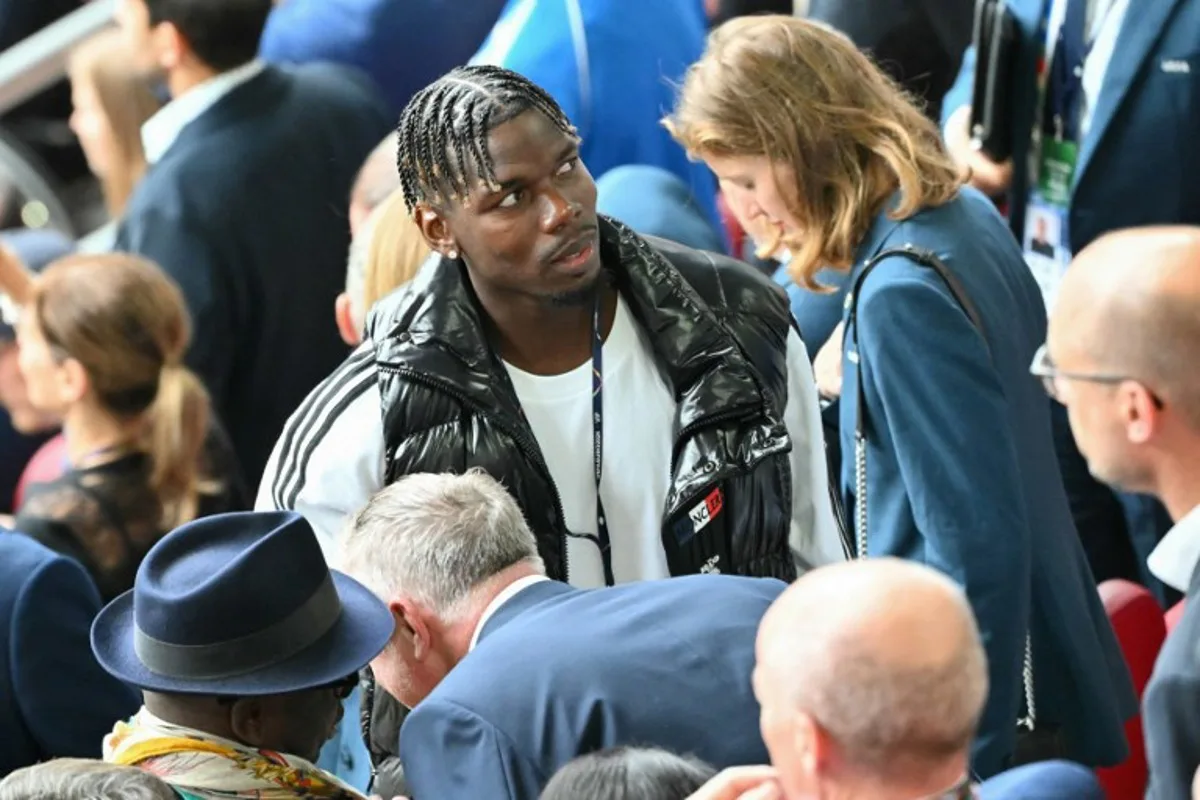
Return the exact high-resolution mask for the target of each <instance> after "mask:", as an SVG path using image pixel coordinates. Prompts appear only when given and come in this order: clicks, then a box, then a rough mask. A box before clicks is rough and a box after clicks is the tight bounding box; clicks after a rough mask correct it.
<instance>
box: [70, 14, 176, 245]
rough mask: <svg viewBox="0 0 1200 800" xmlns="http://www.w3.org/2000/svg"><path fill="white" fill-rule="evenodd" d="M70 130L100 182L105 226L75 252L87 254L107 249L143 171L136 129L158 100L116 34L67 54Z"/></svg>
mask: <svg viewBox="0 0 1200 800" xmlns="http://www.w3.org/2000/svg"><path fill="white" fill-rule="evenodd" d="M67 76H68V77H69V78H70V79H71V105H72V106H73V111H72V113H71V120H70V122H71V130H73V131H74V132H75V135H76V136H77V137H79V145H80V147H81V148H82V149H83V154H84V156H86V157H87V163H88V169H90V170H91V171H92V174H93V175H95V176H96V177H97V178H99V180H100V188H101V189H102V190H103V191H104V204H105V207H106V208H107V210H108V216H109V219H110V220H112V222H110V223H109V224H108V225H106V226H104V227H103V228H101V229H100V230H99V231H96V232H95V233H93V234H90V235H89V236H87V237H86V238H85V240H84V241H83V242H82V243H81V248H82V249H84V250H87V251H90V252H97V251H104V250H108V249H109V248H111V246H112V243H113V237H114V236H115V235H116V226H115V221H116V220H118V219H120V218H121V215H122V214H124V213H125V206H126V204H127V203H128V202H129V196H130V195H131V194H133V189H134V187H135V186H137V184H138V181H140V180H141V179H142V176H143V175H144V174H145V172H146V151H145V149H144V148H143V146H142V125H144V124H146V122H147V121H148V120H149V119H150V118H151V117H152V116H154V115H155V113H157V112H158V110H159V109H160V108H161V107H162V102H161V101H160V100H159V99H158V96H157V95H155V94H154V92H153V91H151V88H150V83H149V82H148V81H147V80H146V76H145V75H143V74H142V73H141V72H139V71H138V70H137V69H135V68H134V66H133V65H132V64H131V63H130V60H129V52H128V50H127V48H126V46H125V41H124V39H123V38H122V37H121V35H120V33H119V32H117V31H115V30H109V31H105V32H103V33H100V34H97V35H96V36H94V37H93V38H91V39H89V40H87V41H86V42H84V43H83V44H81V45H80V46H79V47H77V48H75V50H73V51H72V52H71V55H70V58H69V59H68V61H67Z"/></svg>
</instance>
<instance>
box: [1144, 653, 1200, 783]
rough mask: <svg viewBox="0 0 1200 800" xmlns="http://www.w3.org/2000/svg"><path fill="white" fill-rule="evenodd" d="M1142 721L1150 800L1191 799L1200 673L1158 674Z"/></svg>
mask: <svg viewBox="0 0 1200 800" xmlns="http://www.w3.org/2000/svg"><path fill="white" fill-rule="evenodd" d="M1193 647H1194V644H1193ZM1142 720H1143V722H1144V724H1145V728H1146V734H1145V736H1146V758H1147V759H1148V761H1149V763H1150V787H1149V789H1148V790H1147V792H1146V798H1147V800H1190V798H1191V796H1192V790H1191V786H1192V777H1193V776H1194V775H1195V774H1196V768H1197V767H1198V766H1200V673H1197V672H1192V673H1191V674H1185V673H1184V672H1181V671H1167V672H1165V673H1163V674H1161V675H1155V676H1154V680H1153V681H1151V683H1150V687H1149V690H1148V691H1147V692H1146V697H1145V700H1144V707H1143V709H1142Z"/></svg>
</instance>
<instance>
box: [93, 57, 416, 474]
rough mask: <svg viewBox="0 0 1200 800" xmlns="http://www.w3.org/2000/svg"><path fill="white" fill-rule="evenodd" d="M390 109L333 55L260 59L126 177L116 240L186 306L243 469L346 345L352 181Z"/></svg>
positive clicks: (196, 365)
mask: <svg viewBox="0 0 1200 800" xmlns="http://www.w3.org/2000/svg"><path fill="white" fill-rule="evenodd" d="M391 123H392V117H391V114H390V112H389V111H388V110H387V108H386V107H385V106H384V104H383V102H382V101H381V100H380V99H379V97H378V96H377V95H376V94H375V92H374V90H373V88H372V87H371V86H370V85H369V82H368V81H367V80H366V79H365V78H363V77H362V76H361V75H359V74H358V73H356V72H354V71H352V70H349V69H347V68H345V67H339V66H334V65H329V64H320V65H317V64H314V65H308V66H304V67H297V68H288V69H283V68H277V67H267V68H266V69H265V70H264V71H263V72H262V73H260V74H259V75H257V76H255V77H254V78H252V79H250V80H249V81H247V82H246V83H244V84H242V85H241V86H238V87H237V88H236V89H234V90H233V91H231V92H230V93H229V94H227V95H225V96H224V97H223V98H221V100H220V101H218V102H217V103H216V104H215V105H214V106H213V107H212V108H210V109H209V110H207V111H206V112H205V113H203V114H202V115H201V116H200V117H199V118H197V119H196V120H194V121H193V122H192V123H191V124H189V125H188V126H187V127H186V128H184V130H183V131H182V132H181V133H180V135H179V138H178V139H177V140H176V141H175V143H174V144H173V145H172V146H171V148H170V149H169V150H168V151H167V152H166V154H164V155H163V157H162V158H161V159H160V160H159V161H158V162H157V163H156V164H154V165H153V166H152V167H151V168H150V171H149V172H148V173H147V174H146V177H145V178H143V179H142V181H141V183H140V184H138V187H137V190H136V191H135V192H134V194H133V197H132V198H131V199H130V202H129V208H128V209H127V210H126V212H125V216H124V217H123V218H122V220H121V225H120V228H119V230H118V232H117V242H116V247H115V249H116V250H127V251H132V252H135V253H139V254H141V255H144V256H147V257H149V258H150V259H152V260H154V261H156V262H158V263H159V264H160V265H162V267H163V269H165V270H166V271H167V273H168V274H169V275H170V276H171V277H172V278H174V279H175V280H176V281H177V282H178V283H179V285H180V287H181V288H182V289H183V294H184V297H185V299H186V300H187V304H188V309H189V310H190V311H191V314H192V325H193V333H192V345H191V349H190V351H189V353H188V363H189V365H190V366H191V367H192V368H193V369H195V370H196V372H197V373H198V374H199V375H200V377H201V378H203V380H204V382H205V384H206V385H207V386H208V391H209V393H210V394H211V395H212V397H213V402H214V405H215V406H216V409H217V411H218V413H219V415H220V418H221V420H222V421H223V422H224V423H225V426H226V428H227V430H228V432H229V437H230V439H231V440H232V441H233V446H234V450H235V451H236V452H237V456H238V459H239V461H240V463H241V467H242V474H244V475H246V476H247V477H249V478H250V479H251V480H257V477H258V476H259V475H261V474H262V470H263V466H264V465H265V464H266V462H267V456H268V455H269V454H270V452H271V448H272V447H274V445H275V439H276V438H277V437H278V436H279V431H280V430H282V428H283V423H284V422H285V421H286V420H287V418H288V417H289V416H290V415H291V413H292V412H293V411H295V410H296V408H297V407H298V406H299V405H300V403H301V401H303V400H304V398H305V397H306V396H307V395H308V392H309V390H310V389H312V388H313V387H314V386H316V385H317V383H319V382H320V381H321V380H323V379H324V378H325V377H326V376H327V375H328V374H329V373H330V372H332V371H333V368H334V367H336V366H337V365H338V364H339V363H341V361H342V359H343V358H345V356H346V352H347V351H346V347H345V345H344V344H343V343H342V341H341V338H340V337H339V336H338V333H337V328H336V326H335V325H334V323H333V314H332V311H331V310H330V309H332V308H333V305H334V300H335V299H336V298H337V296H338V294H339V293H340V292H341V291H342V289H343V288H344V287H345V276H346V252H347V249H348V248H349V244H350V228H349V224H348V223H347V221H346V206H347V203H348V202H349V197H350V187H351V185H352V184H353V182H354V179H355V176H356V175H357V174H358V170H359V168H360V167H361V166H362V163H363V160H364V159H365V158H366V157H367V155H368V154H369V153H370V152H371V150H372V149H373V148H374V147H375V146H376V145H378V144H379V142H380V141H381V140H382V139H383V138H384V137H385V136H386V135H387V132H388V130H389V129H390V128H391Z"/></svg>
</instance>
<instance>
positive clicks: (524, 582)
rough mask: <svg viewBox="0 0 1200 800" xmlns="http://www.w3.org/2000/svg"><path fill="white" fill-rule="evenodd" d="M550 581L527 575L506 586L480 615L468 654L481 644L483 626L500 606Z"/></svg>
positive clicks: (539, 576)
mask: <svg viewBox="0 0 1200 800" xmlns="http://www.w3.org/2000/svg"><path fill="white" fill-rule="evenodd" d="M548 580H550V579H549V578H547V577H546V576H545V575H526V576H525V577H524V578H518V579H517V580H515V581H513V582H512V583H510V584H509V585H508V586H505V587H504V590H503V591H501V592H500V594H498V595H496V596H495V597H494V598H492V602H490V603H488V606H487V608H485V609H484V610H483V614H482V615H480V617H479V622H478V623H477V624H476V625H475V633H473V634H471V647H470V649H468V651H467V652H470V651H471V650H474V649H475V645H477V644H479V634H480V632H481V631H483V626H484V625H486V624H487V621H488V620H489V619H491V618H492V615H493V614H495V613H496V611H497V610H498V609H499V608H500V606H502V605H504V604H505V603H507V602H508V601H509V600H512V599H513V598H514V597H516V596H517V594H518V593H520V592H521V590H523V589H527V588H528V587H530V586H533V585H534V584H535V583H541V582H542V581H548Z"/></svg>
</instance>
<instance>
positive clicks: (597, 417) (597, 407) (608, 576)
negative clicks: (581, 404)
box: [584, 287, 617, 586]
mask: <svg viewBox="0 0 1200 800" xmlns="http://www.w3.org/2000/svg"><path fill="white" fill-rule="evenodd" d="M603 296H604V292H603V291H601V290H600V288H599V287H597V289H596V303H595V306H594V307H593V309H592V465H593V468H594V472H595V475H596V535H595V536H587V535H584V538H585V539H591V540H592V541H593V542H595V543H596V546H597V547H599V548H600V558H601V560H602V561H603V562H604V584H605V585H606V586H613V585H615V584H616V582H617V581H616V578H615V577H613V567H612V540H611V539H609V538H608V517H607V515H606V514H605V513H604V501H603V500H601V499H600V478H601V476H602V475H603V474H604V332H603V331H602V330H601V329H600V303H601V300H602V298H603Z"/></svg>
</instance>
